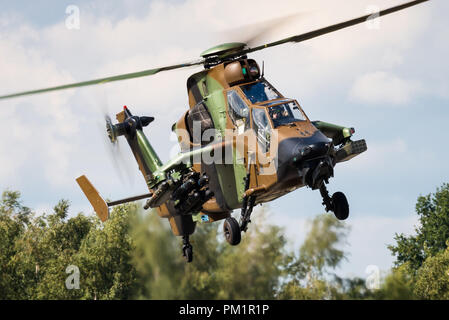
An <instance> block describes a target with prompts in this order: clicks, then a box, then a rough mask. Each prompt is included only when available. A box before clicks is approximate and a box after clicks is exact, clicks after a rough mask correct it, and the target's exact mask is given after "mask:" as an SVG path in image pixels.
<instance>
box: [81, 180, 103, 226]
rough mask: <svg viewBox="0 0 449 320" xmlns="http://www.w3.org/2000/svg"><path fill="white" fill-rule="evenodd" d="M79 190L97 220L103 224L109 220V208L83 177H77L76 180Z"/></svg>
mask: <svg viewBox="0 0 449 320" xmlns="http://www.w3.org/2000/svg"><path fill="white" fill-rule="evenodd" d="M76 182H78V184H79V186H80V188H81V190H83V192H84V194H85V195H86V197H87V199H88V200H89V202H90V204H91V205H92V207H93V208H94V210H95V212H96V214H97V216H98V218H100V220H101V221H102V222H105V221H106V220H108V218H109V208H108V204H107V203H106V201H104V200H103V198H102V197H101V196H100V193H99V192H98V191H97V189H95V187H94V186H93V185H92V183H90V181H89V179H87V177H86V176H85V175H82V176H81V177H78V178H77V179H76Z"/></svg>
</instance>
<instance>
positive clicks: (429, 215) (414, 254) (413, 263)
mask: <svg viewBox="0 0 449 320" xmlns="http://www.w3.org/2000/svg"><path fill="white" fill-rule="evenodd" d="M416 213H417V214H418V216H419V226H418V227H416V228H415V232H416V235H411V236H406V235H404V234H399V235H398V234H397V235H396V237H395V240H396V245H391V246H389V249H390V250H391V252H392V253H393V255H395V256H396V261H395V265H396V266H400V265H402V264H404V263H408V264H409V267H410V270H411V271H413V272H414V273H415V274H416V273H417V272H418V269H419V268H420V267H421V265H422V264H423V263H424V261H425V260H426V259H427V258H428V257H431V256H434V255H436V254H438V253H440V252H442V251H444V250H445V249H446V248H447V245H446V241H447V240H448V239H449V184H443V186H442V187H441V188H437V191H436V192H435V193H433V194H432V193H431V194H429V195H427V196H420V197H419V198H418V202H417V204H416Z"/></svg>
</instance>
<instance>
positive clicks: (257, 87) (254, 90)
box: [240, 79, 282, 104]
mask: <svg viewBox="0 0 449 320" xmlns="http://www.w3.org/2000/svg"><path fill="white" fill-rule="evenodd" d="M240 89H242V91H243V93H244V94H245V96H246V97H247V98H248V100H249V101H251V103H253V104H256V103H261V102H267V101H270V100H275V99H280V98H282V96H281V95H280V94H279V92H277V90H276V89H275V88H274V87H273V86H272V85H271V84H269V83H268V81H266V80H265V79H262V80H260V81H257V82H253V83H249V84H243V85H241V86H240Z"/></svg>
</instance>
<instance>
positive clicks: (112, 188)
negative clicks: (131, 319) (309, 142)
mask: <svg viewBox="0 0 449 320" xmlns="http://www.w3.org/2000/svg"><path fill="white" fill-rule="evenodd" d="M234 2H235V3H236V4H237V3H239V4H240V6H241V8H242V10H241V11H240V12H235V11H234V10H232V4H233V3H234ZM396 3H400V1H383V0H382V1H374V0H370V1H356V0H346V1H332V2H329V1H315V2H313V3H310V2H307V1H280V2H279V3H276V4H273V3H272V2H270V1H248V2H245V3H244V4H241V3H240V2H239V1H230V5H228V6H226V7H222V6H221V4H220V2H216V1H206V0H191V1H172V2H166V1H164V2H162V1H152V2H149V1H58V2H55V1H32V2H31V1H13V2H11V1H1V2H0V70H2V77H1V79H0V88H1V93H2V94H3V93H9V92H15V91H21V90H26V89H34V88H40V87H46V86H52V85H57V84H62V83H67V82H72V81H82V80H87V79H90V78H95V77H100V76H107V75H113V74H118V73H122V72H132V71H137V70H143V69H147V68H151V67H156V66H162V65H167V64H171V63H179V62H183V61H190V60H192V59H197V58H198V56H199V54H200V53H201V52H202V51H203V50H205V49H207V48H209V47H211V46H213V45H216V44H217V43H221V42H226V41H231V40H233V41H240V40H243V39H240V38H239V39H236V38H229V37H227V36H226V35H225V34H224V33H223V31H225V30H230V29H234V28H235V27H239V26H244V25H247V24H251V23H256V22H260V21H264V20H269V19H272V18H276V17H280V16H283V15H289V14H291V13H294V12H304V14H303V15H302V16H301V19H299V21H298V22H295V23H292V24H290V25H288V26H285V27H284V28H283V29H281V30H278V31H277V33H276V34H268V35H267V37H266V38H267V40H274V39H276V38H278V37H284V36H289V35H292V34H297V33H300V32H303V31H308V30H312V29H313V28H315V27H318V26H323V25H326V24H330V23H335V22H339V21H342V20H344V19H347V18H352V17H355V16H358V15H361V14H365V13H366V10H367V8H368V7H369V6H372V5H376V6H379V7H380V8H385V7H387V6H391V5H393V4H396ZM72 4H74V5H77V6H78V7H79V9H80V29H79V30H68V29H67V28H66V26H65V20H66V18H67V15H66V13H65V11H66V7H67V6H68V5H72ZM448 9H449V4H448V3H447V2H445V1H442V0H432V1H430V3H425V4H422V5H419V6H417V7H415V8H412V9H409V10H406V11H404V12H401V13H398V14H394V15H392V16H388V17H385V18H382V19H381V22H380V25H379V28H378V29H374V30H373V29H369V28H367V26H365V25H361V26H357V27H353V28H351V29H348V30H344V31H341V32H338V33H334V34H330V35H326V36H324V37H321V38H319V39H314V40H310V41H307V42H305V43H302V44H299V45H293V44H287V45H284V46H280V47H276V48H272V49H268V50H265V51H261V52H258V53H254V54H253V55H252V57H253V58H255V59H256V60H257V61H259V63H261V62H262V61H265V75H266V77H267V79H269V81H270V82H271V83H272V84H273V85H275V86H276V87H277V89H278V90H280V91H281V92H282V93H283V94H284V95H285V96H288V97H292V98H296V99H297V100H298V101H299V102H300V103H301V104H302V106H303V108H304V109H305V111H306V113H307V114H308V116H309V117H310V118H311V119H314V120H315V119H316V120H323V121H328V122H333V123H337V124H341V125H346V126H353V127H355V129H356V136H355V137H356V138H364V139H366V140H367V143H368V151H367V152H366V153H364V154H363V155H361V156H360V157H357V158H355V159H353V160H351V161H350V162H347V163H344V164H341V165H338V166H337V168H336V174H335V178H334V179H332V180H331V183H330V185H329V189H330V191H331V192H335V191H338V190H339V191H344V192H345V193H346V195H347V196H348V199H349V202H350V207H351V215H350V218H349V219H348V220H347V222H346V223H347V224H348V225H350V226H351V228H352V231H351V234H350V237H349V239H348V244H347V245H346V246H345V248H346V249H347V250H348V251H349V253H350V258H349V261H348V262H346V263H345V264H344V265H343V266H342V268H340V270H339V273H340V274H341V275H354V274H355V275H359V276H364V275H365V269H366V267H367V266H368V265H377V266H379V267H380V268H381V269H382V270H387V269H388V268H389V267H390V266H391V264H392V261H393V259H392V257H391V256H390V254H389V251H388V250H387V249H386V244H388V243H392V242H393V236H394V233H395V232H407V233H409V232H412V231H413V225H414V223H416V216H415V213H414V205H415V202H416V198H417V197H418V196H419V195H420V194H427V193H430V192H434V191H435V189H436V187H438V186H440V185H441V184H442V183H444V182H448V181H449V169H448V167H447V165H446V163H447V160H446V159H447V158H448V156H449V152H448V148H446V145H447V137H448V134H447V133H446V130H445V128H446V126H447V123H449V121H448V120H449V111H448V108H447V107H448V100H449V83H448V77H447V74H448V73H449V63H448V62H447V57H448V56H449V46H448V43H447V32H448V26H449V22H448V21H447V19H446V18H445V16H444V13H445V12H448ZM245 12H253V13H254V14H251V15H248V14H246V13H245ZM234 36H235V35H234ZM238 36H240V35H237V38H238ZM198 70H200V68H196V69H195V68H193V69H187V70H179V71H174V72H167V73H165V74H160V75H157V76H155V77H149V78H144V79H136V80H129V81H125V82H121V83H112V84H108V85H103V86H97V87H92V88H82V89H76V90H69V91H64V92H59V93H51V94H45V95H39V96H31V97H25V98H20V99H15V100H7V101H1V102H0V119H2V126H1V128H0V134H1V136H2V137H3V138H2V139H1V141H0V148H1V150H5V151H4V152H2V153H1V154H0V189H2V190H3V189H5V188H9V189H14V190H20V191H21V192H22V195H23V199H24V201H25V204H26V205H28V206H30V207H32V208H36V209H37V210H38V211H39V212H43V211H48V210H49V208H51V207H52V206H53V205H54V204H55V203H56V202H57V201H58V200H59V199H61V198H67V199H70V201H71V203H72V211H71V214H76V213H77V212H78V211H86V212H90V211H91V210H90V208H89V204H88V202H87V200H86V199H85V198H84V196H83V194H82V193H81V191H80V190H79V189H78V186H77V185H76V183H75V178H76V177H77V176H79V175H81V174H87V176H88V177H89V178H90V179H91V180H92V181H93V183H94V184H95V185H96V187H97V189H99V190H100V192H101V193H102V194H103V195H104V196H105V197H108V198H121V197H125V196H128V195H132V194H141V193H143V192H144V190H145V189H144V188H145V184H144V182H143V181H142V179H141V178H140V176H139V173H138V171H137V165H136V164H135V162H134V160H133V158H132V155H131V154H130V153H129V152H127V148H128V147H127V146H126V145H125V144H124V143H122V148H121V149H122V150H123V151H124V152H123V155H122V157H121V158H120V159H121V161H122V162H123V163H124V166H126V167H129V168H130V169H129V170H130V171H131V173H132V176H134V178H133V181H128V180H126V179H125V182H123V181H122V180H121V179H120V177H119V176H118V175H117V174H116V172H115V169H114V166H113V165H112V162H111V160H110V158H109V154H108V150H107V149H106V148H105V146H104V145H105V141H106V139H105V136H104V135H103V131H102V130H103V125H104V124H103V121H102V113H103V112H104V111H105V110H107V111H108V112H109V113H110V114H111V115H113V114H115V113H116V112H118V111H119V110H120V109H121V107H122V106H123V105H128V106H129V107H130V108H131V110H132V111H134V112H136V113H138V114H145V115H151V116H154V117H155V118H156V121H155V122H153V123H152V124H151V125H150V127H148V129H146V133H147V136H148V137H149V139H150V141H151V142H152V143H153V146H154V148H155V149H156V150H157V151H158V153H159V154H160V156H161V158H162V159H163V160H164V161H165V160H168V159H169V156H170V154H171V153H172V152H173V150H174V148H175V146H176V143H175V140H174V139H173V137H170V127H171V124H172V123H173V122H175V121H177V120H178V118H179V117H180V116H181V114H182V113H183V112H184V111H185V110H186V108H187V95H186V87H185V81H186V79H187V77H188V76H189V75H190V74H191V73H193V72H195V71H198ZM270 208H271V211H273V214H272V219H273V220H272V221H273V222H274V223H277V224H279V225H282V226H285V227H286V230H287V233H288V235H289V237H290V239H291V241H292V244H294V245H296V246H297V245H298V244H299V243H300V242H301V240H302V239H303V236H304V233H305V231H306V229H305V226H306V221H307V220H308V219H310V218H312V217H313V216H314V215H316V214H318V213H321V212H323V208H322V206H321V198H320V196H319V193H318V192H316V191H311V190H309V189H301V190H298V191H295V192H293V193H291V194H289V195H287V196H285V197H283V198H281V199H278V200H276V201H274V202H273V203H271V204H270Z"/></svg>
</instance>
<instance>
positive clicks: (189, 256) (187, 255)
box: [182, 245, 193, 262]
mask: <svg viewBox="0 0 449 320" xmlns="http://www.w3.org/2000/svg"><path fill="white" fill-rule="evenodd" d="M182 255H183V256H184V259H185V260H186V262H192V260H193V248H192V246H191V245H185V246H183V247H182Z"/></svg>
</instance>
